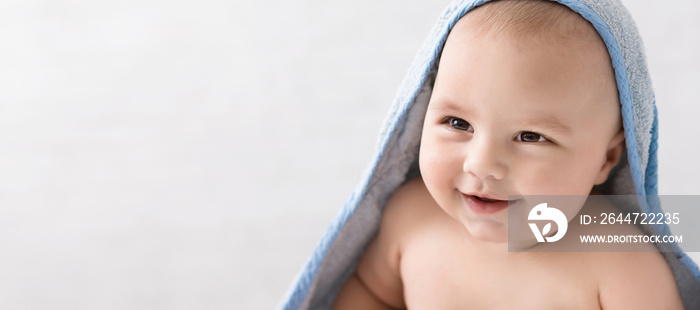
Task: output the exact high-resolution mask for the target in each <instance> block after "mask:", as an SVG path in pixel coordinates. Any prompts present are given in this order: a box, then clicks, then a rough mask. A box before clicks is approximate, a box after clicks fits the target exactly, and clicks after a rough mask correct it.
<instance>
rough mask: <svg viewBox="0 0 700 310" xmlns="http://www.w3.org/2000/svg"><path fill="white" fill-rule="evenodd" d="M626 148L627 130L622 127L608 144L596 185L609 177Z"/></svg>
mask: <svg viewBox="0 0 700 310" xmlns="http://www.w3.org/2000/svg"><path fill="white" fill-rule="evenodd" d="M625 150H627V147H626V146H625V130H624V129H621V130H620V131H619V132H618V133H616V134H615V136H614V137H613V138H612V139H611V140H610V144H608V150H607V151H606V153H605V161H604V162H603V166H602V167H601V168H600V172H598V177H596V179H595V185H599V184H602V183H603V182H605V180H607V179H608V174H610V170H612V168H613V167H615V166H616V165H617V163H618V162H619V161H620V158H622V154H623V152H625Z"/></svg>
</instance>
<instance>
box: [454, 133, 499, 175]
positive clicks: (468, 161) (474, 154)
mask: <svg viewBox="0 0 700 310" xmlns="http://www.w3.org/2000/svg"><path fill="white" fill-rule="evenodd" d="M465 147H466V151H465V154H466V155H465V158H464V166H463V169H464V172H466V173H471V174H473V175H475V176H476V177H478V178H480V179H482V180H485V179H487V178H493V179H496V180H502V179H503V178H504V177H505V175H506V170H507V165H506V163H505V151H504V150H503V149H502V146H500V145H498V143H497V142H495V141H490V140H489V139H487V138H485V137H482V138H476V137H475V138H474V139H473V140H471V141H469V142H467V144H466V145H465Z"/></svg>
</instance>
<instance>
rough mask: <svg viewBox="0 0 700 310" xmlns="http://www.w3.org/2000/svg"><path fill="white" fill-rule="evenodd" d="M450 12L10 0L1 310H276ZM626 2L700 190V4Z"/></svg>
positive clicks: (672, 171)
mask: <svg viewBox="0 0 700 310" xmlns="http://www.w3.org/2000/svg"><path fill="white" fill-rule="evenodd" d="M448 2H449V1H448V0H441V1H427V0H424V1H415V0H411V1H409V0H401V1H398V0H391V1H377V0H357V1H337V0H331V1H302V0H295V1H289V0H287V1H281V0H278V1H235V0H234V1H230V0H229V1H222V0H198V1H194V0H189V1H186V0H171V1H164V0H139V1H134V0H132V1H87V0H83V1H81V0H55V1H38V0H2V1H0V44H1V45H0V308H2V309H270V308H272V307H274V306H275V305H276V304H277V303H278V302H279V300H280V298H282V296H283V294H284V292H285V291H286V289H287V287H288V285H289V284H290V283H291V281H292V279H293V277H294V275H295V274H296V273H297V272H298V271H299V269H300V268H301V267H302V265H303V263H304V262H305V260H306V258H307V257H308V255H309V254H310V253H311V251H312V249H313V248H314V246H315V244H316V242H317V241H318V240H319V238H320V236H321V235H322V233H323V231H324V230H325V228H326V227H327V226H328V224H329V223H330V222H331V220H332V218H333V217H334V216H335V214H336V212H337V210H338V209H339V207H340V206H341V205H342V203H343V202H344V200H345V199H346V198H347V197H348V195H349V194H350V192H351V191H352V189H353V188H354V186H355V184H356V182H357V181H358V180H359V177H360V175H361V173H362V171H363V169H364V168H365V165H366V164H367V163H368V161H369V159H370V157H371V155H372V151H373V148H374V145H375V141H376V137H377V134H378V131H379V128H380V124H381V121H382V120H383V118H384V116H385V113H386V112H387V110H388V108H389V105H390V104H391V101H392V99H393V97H394V94H395V93H396V91H397V89H398V86H399V84H400V82H401V79H402V78H403V75H404V74H405V72H406V70H407V69H408V67H409V64H410V62H411V60H412V59H413V56H414V55H415V53H416V51H417V50H418V47H419V46H420V45H421V43H422V42H423V40H424V39H425V37H426V36H427V34H428V32H429V30H430V29H431V27H432V25H433V23H434V22H435V21H436V19H437V17H438V16H439V14H440V12H441V11H442V10H443V8H444V7H445V6H446V5H447V3H448ZM623 2H625V3H626V4H627V5H628V6H629V9H630V11H631V12H632V15H633V16H634V17H635V18H636V20H637V23H638V26H639V28H640V31H641V33H642V36H643V38H644V40H645V43H646V47H647V57H648V59H649V67H650V71H651V75H652V79H653V82H654V87H655V90H656V98H657V104H658V107H659V111H660V130H661V137H660V144H659V146H660V151H659V156H660V160H659V161H660V172H659V181H660V183H659V188H660V192H661V194H700V191H699V190H698V189H699V188H700V165H698V164H697V159H696V158H697V154H698V153H700V146H698V143H697V142H696V141H697V139H698V136H700V126H699V125H698V124H699V121H698V118H699V117H700V106H699V105H698V98H700V60H698V58H697V55H700V38H699V37H698V35H697V31H698V30H700V2H697V1H695V0H682V1H681V0H678V1H652V0H645V1H640V0H626V1H623ZM671 3H672V4H671Z"/></svg>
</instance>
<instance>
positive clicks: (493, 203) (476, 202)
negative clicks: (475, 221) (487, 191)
mask: <svg viewBox="0 0 700 310" xmlns="http://www.w3.org/2000/svg"><path fill="white" fill-rule="evenodd" d="M462 196H463V197H464V201H465V202H466V203H467V205H468V206H469V208H470V209H471V210H472V211H473V212H474V213H477V214H492V213H496V212H499V211H501V210H504V209H506V208H508V203H509V202H511V201H509V200H498V199H492V198H487V197H479V196H475V195H467V194H462Z"/></svg>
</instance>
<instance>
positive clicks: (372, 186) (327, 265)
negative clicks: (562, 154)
mask: <svg viewBox="0 0 700 310" xmlns="http://www.w3.org/2000/svg"><path fill="white" fill-rule="evenodd" d="M485 2H487V0H455V1H453V2H452V3H451V4H450V6H449V7H448V8H447V9H446V10H445V11H444V12H443V14H442V15H441V17H440V19H439V20H438V22H437V24H436V25H435V27H434V28H433V30H432V31H431V33H430V35H429V36H428V39H427V40H426V41H425V43H424V45H423V46H422V48H421V49H420V51H419V53H418V55H417V56H416V58H415V60H414V62H413V64H412V66H411V69H410V71H409V72H408V74H407V76H406V78H405V79H404V81H403V83H402V86H401V88H400V90H399V92H398V94H397V97H396V99H395V101H394V104H393V106H392V108H391V111H390V113H389V115H388V117H387V118H386V120H385V123H384V127H383V129H382V132H381V136H380V139H379V144H378V147H377V151H376V155H375V156H374V157H373V159H372V162H371V163H370V165H369V167H368V169H367V170H366V171H365V173H364V175H363V177H362V179H361V181H360V183H359V185H358V186H357V187H356V189H355V191H354V192H353V193H352V195H351V196H350V198H349V199H348V200H347V202H346V203H345V205H344V206H343V208H342V210H341V212H340V214H339V215H338V217H337V218H336V219H335V221H334V222H333V223H332V224H331V226H330V227H329V229H328V231H327V232H326V234H325V235H324V236H323V238H322V240H321V241H320V243H319V245H318V246H317V248H316V250H315V251H314V253H313V254H312V255H311V257H310V259H309V261H308V263H307V264H306V266H305V267H304V269H303V270H302V272H301V273H300V274H299V276H298V278H297V279H296V280H295V283H294V284H293V286H292V287H291V289H290V291H289V292H288V294H287V296H286V297H285V299H284V300H283V301H282V304H281V306H280V308H281V309H327V308H330V306H331V305H332V303H333V300H334V299H335V296H336V295H337V293H338V291H339V289H340V288H341V286H342V285H343V283H344V281H345V279H346V278H347V277H348V276H349V275H350V274H351V273H352V272H353V270H354V267H355V264H356V263H357V259H358V258H359V256H360V255H361V253H362V251H363V249H364V247H365V246H366V245H367V244H368V243H369V241H370V240H371V239H372V237H373V236H374V235H375V233H376V232H377V231H378V229H379V225H380V221H381V216H382V211H383V208H384V205H385V203H386V201H387V200H388V198H389V196H390V195H391V194H392V193H393V192H394V191H395V190H396V189H397V188H398V187H399V186H400V185H401V184H402V183H403V182H404V181H405V180H407V179H409V178H411V177H413V176H415V175H417V173H418V168H417V158H418V150H419V144H420V137H421V131H422V121H423V118H424V116H425V112H426V108H427V105H428V101H429V99H430V93H431V91H432V84H433V79H434V74H435V72H436V70H437V62H438V58H439V55H440V53H441V50H442V47H443V44H444V43H445V40H446V39H447V35H448V33H449V31H450V29H451V28H452V27H453V26H454V24H455V23H456V22H457V20H459V18H460V17H461V16H463V15H464V14H466V13H467V12H468V11H469V10H471V9H472V8H474V7H475V6H478V5H480V4H483V3H485ZM557 2H559V3H561V4H564V5H566V6H568V7H569V8H571V9H572V10H573V11H575V12H578V13H579V14H581V15H582V16H583V17H584V18H585V19H587V20H588V21H590V22H591V23H592V24H593V25H594V27H595V28H596V30H597V31H598V33H599V34H600V36H601V37H602V38H603V40H604V41H605V44H606V46H607V49H608V52H609V53H610V58H611V59H612V63H613V68H614V71H615V78H616V80H617V86H618V90H619V98H620V103H621V111H622V117H623V126H624V129H625V137H626V145H627V154H626V156H624V157H623V159H622V160H621V161H620V164H618V166H617V167H615V169H613V171H612V172H611V175H610V177H609V178H608V181H606V183H605V184H604V187H605V188H604V192H605V193H606V194H617V195H634V194H637V195H640V196H639V197H644V198H640V199H641V200H643V201H639V203H638V204H634V207H633V208H635V209H633V210H629V209H628V210H625V211H628V212H629V211H633V212H640V211H641V212H659V211H661V206H660V203H659V201H658V198H654V197H655V196H653V195H656V194H657V193H658V192H657V158H656V156H657V140H658V136H659V135H658V124H657V112H656V106H655V98H654V92H653V90H652V86H651V80H650V78H649V74H648V71H647V65H646V60H645V56H644V52H643V51H644V49H643V46H642V41H641V38H640V36H639V33H638V31H637V29H636V26H635V24H634V21H633V20H632V18H631V16H630V14H629V13H628V11H627V10H626V9H625V8H624V7H623V5H622V4H621V3H620V2H619V1H617V0H557ZM644 195H652V196H644ZM646 197H648V198H646ZM646 226H647V227H644V228H645V232H646V233H647V234H660V235H667V234H670V231H669V228H668V227H667V226H666V225H662V224H661V225H657V226H648V225H646ZM663 254H664V257H665V259H666V261H667V262H668V264H669V266H670V267H671V270H672V271H673V274H674V276H675V278H676V281H677V284H678V288H679V291H680V294H681V297H682V300H683V303H684V305H685V307H686V309H700V270H698V267H697V265H696V264H695V263H694V262H693V261H692V260H691V259H690V258H689V257H688V256H687V255H686V254H685V253H683V251H682V250H681V249H680V248H679V247H677V246H675V245H673V246H671V248H670V249H668V248H667V249H664V252H663Z"/></svg>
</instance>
